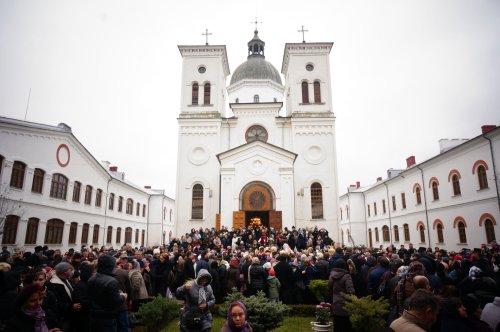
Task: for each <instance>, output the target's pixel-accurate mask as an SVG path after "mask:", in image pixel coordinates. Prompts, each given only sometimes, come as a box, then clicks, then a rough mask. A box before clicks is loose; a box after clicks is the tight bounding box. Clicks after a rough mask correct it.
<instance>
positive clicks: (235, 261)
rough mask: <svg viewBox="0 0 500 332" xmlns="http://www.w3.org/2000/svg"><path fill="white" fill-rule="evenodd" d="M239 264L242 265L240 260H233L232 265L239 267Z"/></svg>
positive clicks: (234, 258)
mask: <svg viewBox="0 0 500 332" xmlns="http://www.w3.org/2000/svg"><path fill="white" fill-rule="evenodd" d="M239 264H240V261H239V260H238V258H236V257H233V258H231V265H235V266H237V265H239Z"/></svg>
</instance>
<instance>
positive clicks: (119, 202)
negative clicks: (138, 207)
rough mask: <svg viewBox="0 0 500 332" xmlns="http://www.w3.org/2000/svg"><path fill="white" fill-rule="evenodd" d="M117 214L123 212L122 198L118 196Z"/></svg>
mask: <svg viewBox="0 0 500 332" xmlns="http://www.w3.org/2000/svg"><path fill="white" fill-rule="evenodd" d="M118 212H123V196H118Z"/></svg>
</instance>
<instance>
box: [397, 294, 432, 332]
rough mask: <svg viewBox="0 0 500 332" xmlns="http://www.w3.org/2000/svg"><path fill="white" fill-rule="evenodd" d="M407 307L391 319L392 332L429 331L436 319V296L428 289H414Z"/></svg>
mask: <svg viewBox="0 0 500 332" xmlns="http://www.w3.org/2000/svg"><path fill="white" fill-rule="evenodd" d="M408 305H409V308H408V309H407V310H404V312H403V315H402V316H401V317H399V318H398V319H396V320H395V321H393V322H392V323H391V325H390V328H391V329H392V330H393V331H394V332H430V331H431V328H432V325H433V324H434V323H435V322H436V320H437V315H438V310H439V300H438V298H437V297H436V296H435V295H434V294H433V293H431V292H430V291H428V290H425V289H419V290H417V291H415V292H414V293H413V294H412V296H411V297H410V300H409V303H408Z"/></svg>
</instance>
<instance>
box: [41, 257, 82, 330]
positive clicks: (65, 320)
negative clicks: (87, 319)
mask: <svg viewBox="0 0 500 332" xmlns="http://www.w3.org/2000/svg"><path fill="white" fill-rule="evenodd" d="M55 270H56V274H55V275H53V276H52V278H50V280H49V282H47V283H46V285H47V290H48V291H51V292H52V293H53V294H54V295H55V296H56V298H57V309H56V311H57V313H56V314H57V317H58V318H59V326H60V327H61V330H63V331H70V330H71V329H72V327H71V320H72V318H73V317H72V316H73V313H74V312H77V311H80V309H81V305H80V303H73V285H72V284H71V283H70V280H71V277H72V276H73V272H74V268H73V266H72V265H71V264H70V263H68V262H61V263H59V264H57V265H56V266H55Z"/></svg>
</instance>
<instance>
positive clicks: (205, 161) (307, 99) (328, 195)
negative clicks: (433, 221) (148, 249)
mask: <svg viewBox="0 0 500 332" xmlns="http://www.w3.org/2000/svg"><path fill="white" fill-rule="evenodd" d="M332 45H333V43H326V42H319V43H305V42H304V43H288V44H286V45H285V49H284V53H283V63H282V66H281V74H283V77H284V82H283V81H282V76H281V75H280V73H279V72H278V70H277V69H276V68H275V67H274V66H273V65H272V64H271V63H269V62H268V61H266V59H265V43H264V42H263V41H262V40H261V39H260V38H259V35H258V31H254V36H253V38H252V39H251V40H250V41H249V42H248V48H247V52H248V58H247V61H245V62H244V63H242V64H241V65H239V66H238V67H237V68H236V69H235V70H234V73H233V74H232V76H231V81H230V83H229V85H226V84H227V82H226V79H227V77H228V75H229V74H230V70H229V65H228V60H227V53H226V47H225V46H224V45H182V46H179V50H180V53H181V55H182V58H183V67H182V82H181V84H182V88H181V90H182V92H181V109H180V114H179V117H178V122H179V140H178V144H179V145H178V158H177V160H178V161H177V162H178V165H177V188H176V211H177V214H176V218H177V220H176V223H175V227H176V234H177V235H178V236H180V235H182V234H185V233H186V232H189V231H190V230H191V229H192V228H197V229H198V228H200V227H202V228H211V227H217V228H219V227H227V228H229V229H231V228H239V227H242V226H247V225H249V224H252V223H253V224H263V225H266V226H270V227H274V228H281V227H288V228H291V227H292V226H295V227H311V226H318V227H319V228H325V229H327V230H328V231H329V232H330V234H331V236H332V238H334V239H336V238H338V203H337V202H338V183H337V159H336V143H335V116H334V113H333V111H332V93H331V78H330V59H329V56H330V51H331V49H332ZM242 51H243V50H242ZM284 105H285V107H284ZM228 106H229V107H228Z"/></svg>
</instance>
